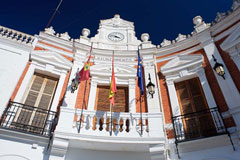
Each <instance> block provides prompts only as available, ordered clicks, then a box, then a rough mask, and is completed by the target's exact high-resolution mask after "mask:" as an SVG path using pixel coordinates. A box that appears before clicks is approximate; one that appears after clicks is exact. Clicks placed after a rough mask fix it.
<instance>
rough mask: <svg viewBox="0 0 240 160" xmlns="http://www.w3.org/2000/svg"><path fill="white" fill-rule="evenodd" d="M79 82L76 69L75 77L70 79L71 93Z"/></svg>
mask: <svg viewBox="0 0 240 160" xmlns="http://www.w3.org/2000/svg"><path fill="white" fill-rule="evenodd" d="M79 83H80V81H79V76H78V71H77V73H76V75H75V78H73V79H72V84H71V93H74V91H76V90H77V89H78V85H79Z"/></svg>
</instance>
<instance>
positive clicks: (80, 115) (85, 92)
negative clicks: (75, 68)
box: [78, 80, 87, 133]
mask: <svg viewBox="0 0 240 160" xmlns="http://www.w3.org/2000/svg"><path fill="white" fill-rule="evenodd" d="M86 90H87V80H85V88H84V93H83V103H82V110H81V115H80V120H79V121H80V122H79V128H78V133H80V129H81V124H82V115H83V106H84V104H85V95H86Z"/></svg>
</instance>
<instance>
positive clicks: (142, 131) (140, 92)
mask: <svg viewBox="0 0 240 160" xmlns="http://www.w3.org/2000/svg"><path fill="white" fill-rule="evenodd" d="M138 54H139V56H140V52H139V47H138ZM141 72H142V65H141ZM141 74H142V73H141ZM139 93H140V121H141V136H142V133H143V124H142V92H141V88H140V87H139Z"/></svg>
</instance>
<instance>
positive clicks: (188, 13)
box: [0, 0, 232, 44]
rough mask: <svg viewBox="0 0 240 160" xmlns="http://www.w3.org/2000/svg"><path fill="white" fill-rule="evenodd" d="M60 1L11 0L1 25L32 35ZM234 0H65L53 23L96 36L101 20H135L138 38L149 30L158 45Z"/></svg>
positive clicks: (75, 34) (0, 14)
mask: <svg viewBox="0 0 240 160" xmlns="http://www.w3.org/2000/svg"><path fill="white" fill-rule="evenodd" d="M59 1H60V0H38V1H36V0H7V1H2V2H1V5H0V25H2V26H6V27H9V28H12V29H15V30H18V31H21V32H25V33H28V34H31V35H34V34H38V33H39V31H42V30H44V28H45V26H46V25H47V23H48V20H49V19H50V17H51V15H52V13H53V12H54V10H55V8H56V7H57V5H58V3H59ZM231 5H232V0H200V1H199V0H198V1H197V0H165V1H163V0H121V1H118V0H84V1H83V0H63V3H62V5H61V6H60V8H59V13H58V14H56V17H55V18H54V20H53V21H52V23H51V25H52V26H53V27H54V29H55V31H56V32H57V33H63V32H66V31H67V32H68V33H69V35H70V36H71V37H72V38H79V36H80V34H81V31H82V28H88V29H90V30H91V35H90V36H94V35H95V34H96V32H97V29H98V25H99V21H100V19H108V18H112V17H113V16H114V14H120V16H121V18H123V19H125V20H128V21H132V22H134V25H135V31H136V35H137V37H138V38H139V39H140V36H141V34H142V33H145V32H146V33H149V35H150V40H151V41H152V42H153V43H154V44H160V43H161V42H162V40H163V39H164V38H166V39H169V40H174V39H175V38H176V37H177V36H178V33H182V34H190V33H191V32H192V31H193V23H192V19H193V17H195V16H197V15H201V16H202V17H203V19H204V21H205V22H208V23H210V22H212V21H213V20H214V19H215V17H216V13H217V12H227V10H230V9H231Z"/></svg>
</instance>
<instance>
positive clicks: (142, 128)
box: [140, 90, 143, 136]
mask: <svg viewBox="0 0 240 160" xmlns="http://www.w3.org/2000/svg"><path fill="white" fill-rule="evenodd" d="M140 120H141V136H142V133H143V125H142V95H141V90H140Z"/></svg>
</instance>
